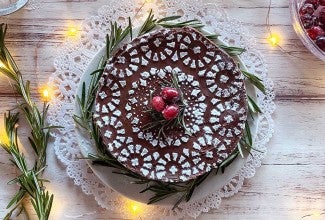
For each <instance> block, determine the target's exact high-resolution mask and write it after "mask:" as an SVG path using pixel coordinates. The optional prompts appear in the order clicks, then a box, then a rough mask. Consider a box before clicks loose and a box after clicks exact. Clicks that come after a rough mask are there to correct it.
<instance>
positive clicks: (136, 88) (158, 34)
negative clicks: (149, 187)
mask: <svg viewBox="0 0 325 220" xmlns="http://www.w3.org/2000/svg"><path fill="white" fill-rule="evenodd" d="M172 74H175V76H176V77H177V78H178V81H179V86H180V89H181V91H182V93H183V96H184V99H185V101H186V107H185V109H184V113H185V117H184V119H185V124H186V127H187V128H188V129H189V130H190V133H191V135H189V134H187V133H186V132H185V131H184V128H183V127H181V126H169V127H167V128H166V129H165V137H164V136H161V135H160V136H159V135H158V131H159V128H157V127H156V128H153V129H149V130H145V129H143V128H144V125H146V124H147V123H150V122H152V120H153V119H152V117H151V116H150V114H148V113H147V112H146V110H148V108H150V96H151V94H152V95H159V92H160V91H161V89H162V85H161V82H162V81H163V80H168V81H171V77H172ZM100 84H101V86H100V89H99V91H98V95H97V97H96V104H95V108H96V113H95V114H94V120H95V122H96V124H97V125H98V126H99V128H100V133H101V136H102V138H103V142H104V144H105V145H106V146H107V150H108V151H109V152H110V153H111V154H112V155H113V156H114V157H116V158H117V159H118V161H120V162H121V163H122V164H123V165H124V166H126V167H127V168H128V169H130V170H132V171H134V172H137V173H139V174H140V175H142V176H144V177H146V178H149V179H153V180H159V181H163V182H184V181H188V180H190V179H193V178H195V177H197V176H199V175H202V174H204V173H206V172H209V171H210V170H211V168H213V167H217V166H218V165H219V164H220V163H222V162H223V161H224V160H225V159H226V158H228V157H229V155H230V154H231V153H232V152H233V151H234V149H235V148H236V147H237V144H238V141H239V140H240V138H241V136H242V133H243V129H244V127H245V122H246V119H247V107H246V91H245V85H244V78H243V75H242V73H241V72H240V70H239V69H238V67H237V65H236V64H235V62H234V61H233V59H232V58H231V57H230V56H229V55H227V54H226V53H225V52H223V51H222V50H221V49H219V48H218V47H217V46H216V45H215V44H214V43H213V42H211V41H210V40H209V39H207V38H206V37H205V36H203V35H202V34H201V33H199V32H197V31H196V30H194V29H191V28H188V27H185V28H177V29H162V30H158V31H155V32H152V33H150V34H146V35H143V36H141V37H138V38H136V39H134V40H133V41H132V42H131V43H129V44H126V45H124V46H123V47H122V48H121V49H120V50H118V51H117V52H116V53H115V55H114V56H113V57H112V58H111V59H110V60H109V61H108V64H107V66H106V68H105V71H104V73H103V77H102V78H101V80H100Z"/></svg>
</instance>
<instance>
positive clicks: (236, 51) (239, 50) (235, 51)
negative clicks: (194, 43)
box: [219, 44, 246, 56]
mask: <svg viewBox="0 0 325 220" xmlns="http://www.w3.org/2000/svg"><path fill="white" fill-rule="evenodd" d="M219 47H220V48H222V49H224V50H225V51H226V52H227V53H228V54H229V55H230V56H238V55H241V54H242V53H244V52H245V51H246V49H244V48H240V47H230V46H226V45H223V44H219Z"/></svg>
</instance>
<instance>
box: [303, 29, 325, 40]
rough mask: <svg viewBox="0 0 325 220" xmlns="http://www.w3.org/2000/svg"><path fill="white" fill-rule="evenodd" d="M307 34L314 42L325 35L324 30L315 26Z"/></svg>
mask: <svg viewBox="0 0 325 220" xmlns="http://www.w3.org/2000/svg"><path fill="white" fill-rule="evenodd" d="M307 33H308V36H309V37H310V38H311V39H313V40H315V39H316V38H317V37H318V36H322V35H324V31H323V29H322V28H321V27H319V26H314V27H312V28H310V29H309V30H307Z"/></svg>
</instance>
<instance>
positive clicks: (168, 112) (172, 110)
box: [162, 104, 179, 120]
mask: <svg viewBox="0 0 325 220" xmlns="http://www.w3.org/2000/svg"><path fill="white" fill-rule="evenodd" d="M178 113H179V107H178V105H176V104H174V105H168V106H166V108H165V109H164V110H163V111H162V115H163V117H164V118H165V119H166V120H172V119H174V118H176V117H177V115H178Z"/></svg>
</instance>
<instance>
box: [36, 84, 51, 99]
mask: <svg viewBox="0 0 325 220" xmlns="http://www.w3.org/2000/svg"><path fill="white" fill-rule="evenodd" d="M39 92H40V94H41V97H42V100H43V101H44V102H48V101H49V100H50V99H51V98H52V93H53V92H52V90H51V88H50V87H48V86H43V87H41V88H40V90H39Z"/></svg>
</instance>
